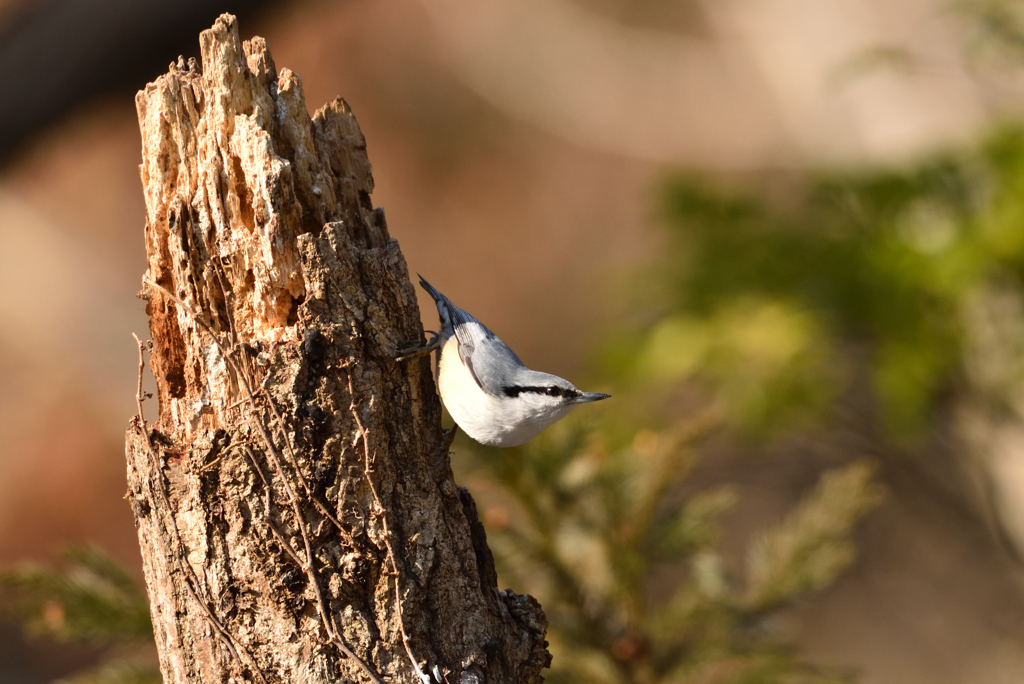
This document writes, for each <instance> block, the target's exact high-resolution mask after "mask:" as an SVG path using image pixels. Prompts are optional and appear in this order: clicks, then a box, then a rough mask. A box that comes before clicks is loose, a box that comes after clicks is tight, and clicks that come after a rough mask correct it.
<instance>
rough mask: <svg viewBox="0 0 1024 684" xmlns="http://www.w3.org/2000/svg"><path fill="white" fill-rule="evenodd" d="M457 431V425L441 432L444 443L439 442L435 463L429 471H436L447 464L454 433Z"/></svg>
mask: <svg viewBox="0 0 1024 684" xmlns="http://www.w3.org/2000/svg"><path fill="white" fill-rule="evenodd" d="M458 431H459V426H458V425H452V426H451V427H450V428H448V429H447V430H442V431H441V436H442V437H443V438H444V441H442V442H441V448H440V450H439V453H438V455H437V463H436V464H435V465H434V466H433V467H431V470H437V469H438V468H440V467H441V466H443V465H444V464H445V463H447V462H448V452H449V451H451V448H452V442H454V441H455V433H457V432H458Z"/></svg>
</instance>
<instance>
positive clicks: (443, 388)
mask: <svg viewBox="0 0 1024 684" xmlns="http://www.w3.org/2000/svg"><path fill="white" fill-rule="evenodd" d="M419 278H420V285H421V286H422V287H423V289H424V290H426V291H427V292H428V293H429V294H430V296H431V297H433V299H434V303H435V304H436V305H437V314H438V317H439V318H440V322H441V330H440V332H439V333H437V334H436V335H435V337H434V339H433V340H431V342H430V343H429V344H428V345H427V347H424V348H423V349H425V350H428V351H427V353H429V351H431V350H439V352H440V358H439V359H438V362H437V385H438V391H439V393H440V395H441V401H442V402H444V405H445V408H447V409H448V413H449V414H451V417H452V418H453V419H454V420H455V423H456V425H457V426H458V427H460V428H462V431H463V432H465V433H466V434H467V435H469V436H470V437H472V438H473V439H474V440H476V441H477V442H480V443H481V444H485V445H487V446H496V447H514V446H519V445H521V444H524V443H526V442H528V441H529V440H531V439H533V437H535V436H536V435H537V434H538V433H540V432H541V431H542V430H544V429H545V428H547V427H549V426H550V425H552V424H553V423H555V422H557V421H558V420H560V419H562V418H564V417H565V415H566V414H568V413H569V412H570V411H571V410H572V409H574V408H575V407H577V406H580V405H582V404H589V403H591V402H595V401H600V400H602V399H607V398H608V397H610V396H611V395H609V394H601V393H600V392H582V391H580V390H579V389H577V388H576V386H575V385H573V384H572V383H571V382H569V381H568V380H566V379H565V378H560V377H558V376H557V375H552V374H551V373H542V372H540V371H535V370H531V369H529V368H527V367H526V366H525V365H523V362H522V361H520V360H519V357H518V356H516V354H515V352H513V351H512V350H511V349H510V348H509V346H508V345H507V344H505V343H504V342H503V341H502V340H501V339H500V338H499V337H498V336H497V335H495V334H494V333H493V332H491V331H490V329H488V328H487V326H485V325H484V324H483V323H481V322H480V321H478V320H477V319H476V318H474V317H473V316H471V315H470V314H468V313H466V312H465V311H463V310H462V309H460V308H459V307H457V306H455V305H454V304H452V302H451V300H450V299H448V298H447V297H445V296H444V295H443V294H441V293H440V292H438V291H437V289H436V288H435V287H434V286H433V285H431V284H430V283H428V282H427V281H426V279H425V278H424V277H423V276H419ZM451 437H454V433H451ZM451 437H449V439H448V440H447V442H448V444H450V442H451Z"/></svg>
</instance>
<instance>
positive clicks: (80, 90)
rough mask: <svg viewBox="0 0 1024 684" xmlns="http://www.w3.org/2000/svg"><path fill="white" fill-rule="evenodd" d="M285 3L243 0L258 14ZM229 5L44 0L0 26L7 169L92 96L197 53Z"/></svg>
mask: <svg viewBox="0 0 1024 684" xmlns="http://www.w3.org/2000/svg"><path fill="white" fill-rule="evenodd" d="M278 1H279V0H237V1H236V2H233V3H232V11H234V12H235V13H236V14H239V15H241V16H242V17H248V16H251V15H253V14H255V13H256V12H257V11H258V10H260V9H262V8H264V7H267V6H269V5H271V4H274V3H275V2H278ZM223 7H224V6H223V5H221V4H219V3H213V2H209V1H208V0H175V1H174V2H140V1H139V0H40V1H38V2H30V3H27V4H26V6H25V7H24V8H22V10H21V11H20V12H18V13H16V14H15V15H14V16H12V17H10V18H9V19H8V20H7V22H6V23H5V24H4V25H2V26H0V73H2V74H3V75H4V93H5V95H4V96H3V97H0V166H2V165H3V164H4V163H5V162H6V160H7V159H8V158H9V156H10V155H11V153H13V152H14V151H15V150H16V148H17V147H18V145H20V144H21V143H23V142H24V141H25V140H26V139H27V138H29V137H30V136H32V135H33V134H35V133H37V132H39V131H41V130H43V129H45V128H46V127H47V126H50V125H51V124H53V123H54V122H56V121H58V120H59V119H60V118H61V117H63V116H64V115H66V114H67V113H68V112H69V111H71V109H72V108H73V107H75V106H76V105H77V104H78V103H79V102H81V101H82V100H85V99H89V98H94V97H97V96H99V95H102V94H104V93H109V92H116V91H120V92H122V93H130V92H134V91H135V90H136V89H137V88H138V84H139V83H144V82H146V81H151V80H153V79H154V78H155V77H156V76H157V75H159V74H160V73H162V72H163V71H164V70H165V69H166V68H167V63H168V62H169V61H170V59H168V55H173V56H176V55H178V54H182V53H185V54H187V53H188V52H190V51H193V50H194V45H195V42H194V41H195V35H196V34H197V33H198V32H199V31H200V30H201V29H203V28H205V27H207V26H209V25H210V24H211V23H213V20H214V19H216V18H217V15H218V14H220V12H221V11H223Z"/></svg>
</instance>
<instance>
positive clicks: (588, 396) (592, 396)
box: [576, 392, 612, 404]
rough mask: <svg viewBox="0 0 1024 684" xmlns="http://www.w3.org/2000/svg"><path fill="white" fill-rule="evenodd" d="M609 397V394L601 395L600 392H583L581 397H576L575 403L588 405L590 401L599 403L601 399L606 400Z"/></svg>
mask: <svg viewBox="0 0 1024 684" xmlns="http://www.w3.org/2000/svg"><path fill="white" fill-rule="evenodd" d="M610 396H612V395H610V394H601V393H600V392H584V393H583V396H580V397H576V403H577V404H588V403H590V402H592V401H601V400H602V399H607V398H608V397H610Z"/></svg>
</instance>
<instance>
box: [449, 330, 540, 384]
mask: <svg viewBox="0 0 1024 684" xmlns="http://www.w3.org/2000/svg"><path fill="white" fill-rule="evenodd" d="M455 332H456V338H457V339H458V342H459V356H460V357H461V358H462V363H463V365H465V366H466V369H467V370H468V371H469V374H470V375H472V376H473V379H474V380H476V384H477V385H479V386H480V389H482V390H483V391H484V392H487V393H488V394H492V395H495V396H500V395H501V392H502V389H503V388H505V387H508V386H509V385H511V384H513V383H512V379H513V378H514V377H515V374H516V371H518V370H519V369H521V368H523V362H522V361H520V360H519V357H518V356H516V355H515V352H513V351H512V350H511V349H510V348H509V346H508V345H507V344H505V343H504V342H502V341H501V339H499V338H498V337H497V336H496V335H495V334H494V333H492V332H491V331H490V330H488V329H487V328H485V327H484V326H483V325H481V324H480V323H479V322H478V321H473V322H472V323H467V324H464V325H460V326H458V327H456V329H455ZM464 340H465V341H464Z"/></svg>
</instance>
